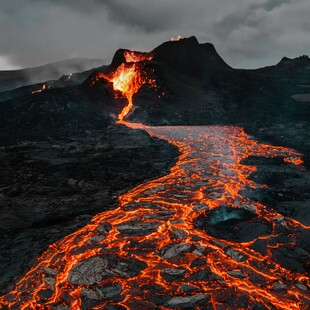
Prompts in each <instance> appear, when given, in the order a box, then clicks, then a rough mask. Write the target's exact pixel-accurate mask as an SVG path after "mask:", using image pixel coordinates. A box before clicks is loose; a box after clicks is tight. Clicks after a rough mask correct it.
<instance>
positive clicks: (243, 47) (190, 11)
mask: <svg viewBox="0 0 310 310" xmlns="http://www.w3.org/2000/svg"><path fill="white" fill-rule="evenodd" d="M309 16H310V1H309V0H1V1H0V70H1V69H2V70H4V69H13V68H16V67H29V66H36V65H40V64H44V63H49V62H53V61H57V60H62V59H67V58H74V57H85V58H106V59H111V58H112V56H113V54H114V52H115V51H116V50H117V49H118V48H129V49H137V50H142V51H149V50H151V49H153V48H154V47H156V46H157V45H159V44H160V43H162V42H163V41H167V40H169V39H170V37H172V36H175V35H178V34H180V35H182V36H185V37H186V36H191V35H195V36H196V37H197V38H198V40H199V41H200V42H212V43H213V44H214V45H215V46H216V48H217V50H218V52H219V53H220V55H221V56H222V57H223V58H224V59H225V60H226V61H227V62H228V63H229V64H230V65H232V66H233V67H244V68H253V67H260V66H265V65H269V64H275V63H277V62H278V61H279V60H280V59H281V58H282V57H283V56H288V57H297V56H299V55H302V54H309V53H310V18H309Z"/></svg>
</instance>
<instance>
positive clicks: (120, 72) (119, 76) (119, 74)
mask: <svg viewBox="0 0 310 310" xmlns="http://www.w3.org/2000/svg"><path fill="white" fill-rule="evenodd" d="M111 82H112V83H113V88H114V90H116V91H120V92H121V93H122V94H123V96H125V97H126V98H127V100H128V105H127V106H126V107H125V108H124V109H123V110H122V112H121V113H120V114H119V116H118V120H119V121H122V120H123V119H124V118H125V116H127V115H128V113H129V112H130V111H131V110H132V107H133V102H132V97H133V95H134V94H135V93H137V92H138V90H139V89H140V87H141V86H142V85H143V84H144V79H143V78H142V76H141V73H140V71H139V66H138V65H137V64H136V63H133V64H130V65H128V64H125V63H122V64H121V65H120V66H119V67H118V68H117V69H116V71H115V72H114V74H113V76H112V78H111Z"/></svg>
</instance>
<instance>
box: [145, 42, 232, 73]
mask: <svg viewBox="0 0 310 310" xmlns="http://www.w3.org/2000/svg"><path fill="white" fill-rule="evenodd" d="M151 54H153V55H154V61H158V62H161V63H164V64H165V65H166V66H168V67H170V68H172V69H173V70H175V71H177V72H179V73H182V74H185V75H194V76H197V75H198V76H199V75H201V74H202V73H207V71H208V70H229V69H230V67H229V66H228V65H227V64H226V63H225V62H224V60H223V59H222V58H221V57H220V56H219V55H218V53H217V52H216V50H215V47H214V46H213V45H212V44H211V43H205V44H199V42H198V40H197V39H196V37H190V38H184V39H180V40H179V41H168V42H165V43H163V44H161V45H160V46H158V47H157V48H155V49H154V50H153V51H152V52H151Z"/></svg>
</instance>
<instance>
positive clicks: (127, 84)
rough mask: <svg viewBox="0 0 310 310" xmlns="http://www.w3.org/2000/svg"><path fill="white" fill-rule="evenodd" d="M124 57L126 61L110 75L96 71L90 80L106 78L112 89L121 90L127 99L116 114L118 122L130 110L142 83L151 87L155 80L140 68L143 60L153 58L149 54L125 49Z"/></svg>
mask: <svg viewBox="0 0 310 310" xmlns="http://www.w3.org/2000/svg"><path fill="white" fill-rule="evenodd" d="M124 57H125V60H126V62H125V63H122V64H121V65H120V66H119V67H118V68H117V69H116V70H115V71H114V72H112V73H111V74H110V75H105V74H103V73H98V74H97V76H96V77H95V78H94V80H93V81H92V83H94V82H95V81H97V80H99V79H100V78H104V79H106V80H108V81H109V82H111V83H112V84H113V89H114V91H116V92H121V93H122V95H123V96H124V97H125V98H126V99H127V101H128V104H127V106H125V107H124V109H123V110H122V111H121V113H120V114H119V115H118V121H119V122H121V121H123V120H124V118H125V117H126V116H127V115H128V113H129V112H130V111H131V110H132V108H133V95H134V94H136V93H137V92H138V91H139V89H140V88H141V86H142V85H145V84H148V85H150V86H151V87H155V86H156V84H155V80H153V79H150V78H148V77H147V76H146V74H145V73H144V72H143V71H142V70H141V68H142V65H143V62H144V61H149V60H151V59H152V58H153V57H152V56H151V55H149V54H144V53H139V52H134V51H130V52H129V51H125V52H124ZM116 94H117V93H116Z"/></svg>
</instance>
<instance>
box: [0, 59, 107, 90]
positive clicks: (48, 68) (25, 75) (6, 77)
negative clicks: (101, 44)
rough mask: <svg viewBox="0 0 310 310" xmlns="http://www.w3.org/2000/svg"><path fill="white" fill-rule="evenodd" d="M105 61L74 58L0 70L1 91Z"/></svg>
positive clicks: (98, 65) (94, 66)
mask: <svg viewBox="0 0 310 310" xmlns="http://www.w3.org/2000/svg"><path fill="white" fill-rule="evenodd" d="M104 63H105V60H104V59H84V58H73V59H68V60H62V61H58V62H54V63H50V64H46V65H42V66H38V67H33V68H26V69H20V70H8V71H0V92H3V91H7V90H12V89H14V88H17V87H21V86H24V85H29V84H35V83H41V82H45V81H47V80H57V79H59V78H60V77H61V76H62V75H67V74H70V73H76V72H81V71H85V70H88V69H91V68H96V67H100V66H102V65H103V64H104Z"/></svg>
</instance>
